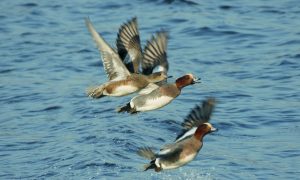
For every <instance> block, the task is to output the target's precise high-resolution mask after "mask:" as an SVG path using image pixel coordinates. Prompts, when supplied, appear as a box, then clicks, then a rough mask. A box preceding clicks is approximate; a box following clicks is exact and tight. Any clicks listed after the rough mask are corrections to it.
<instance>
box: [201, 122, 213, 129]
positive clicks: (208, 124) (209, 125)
mask: <svg viewBox="0 0 300 180" xmlns="http://www.w3.org/2000/svg"><path fill="white" fill-rule="evenodd" d="M203 124H206V125H207V126H208V127H210V128H212V125H211V124H210V123H203Z"/></svg>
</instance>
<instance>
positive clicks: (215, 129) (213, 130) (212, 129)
mask: <svg viewBox="0 0 300 180" xmlns="http://www.w3.org/2000/svg"><path fill="white" fill-rule="evenodd" d="M215 131H218V129H217V128H214V127H211V128H210V132H215Z"/></svg>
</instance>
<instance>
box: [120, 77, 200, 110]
mask: <svg viewBox="0 0 300 180" xmlns="http://www.w3.org/2000/svg"><path fill="white" fill-rule="evenodd" d="M199 82H200V81H199V79H198V78H197V77H195V76H194V75H192V74H186V75H184V76H182V77H180V78H178V79H176V81H175V83H167V84H164V85H162V86H156V85H152V86H151V88H152V87H153V89H151V90H149V91H148V92H145V94H141V95H138V96H135V97H133V98H132V99H131V100H130V102H128V103H127V104H126V105H125V106H122V107H120V108H117V112H128V113H131V114H133V113H137V112H140V111H150V110H154V109H159V108H161V107H163V106H166V105H167V104H169V103H170V102H171V101H173V100H174V99H175V98H176V97H177V96H179V95H180V93H181V89H182V88H184V87H185V86H188V85H191V84H195V83H199ZM142 91H144V90H142Z"/></svg>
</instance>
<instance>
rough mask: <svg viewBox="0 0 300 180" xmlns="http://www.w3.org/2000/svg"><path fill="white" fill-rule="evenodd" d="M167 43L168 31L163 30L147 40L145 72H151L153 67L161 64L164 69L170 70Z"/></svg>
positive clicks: (143, 61) (143, 64)
mask: <svg viewBox="0 0 300 180" xmlns="http://www.w3.org/2000/svg"><path fill="white" fill-rule="evenodd" d="M167 45H168V33H167V32H166V31H163V30H162V31H159V32H157V33H156V34H155V35H154V36H152V38H151V40H150V41H148V42H147V45H146V46H145V49H144V56H143V60H142V70H143V74H146V75H148V74H151V73H152V72H153V69H154V68H155V67H157V66H160V68H162V69H163V70H162V71H165V72H166V73H167V72H168V70H169V63H168V60H167Z"/></svg>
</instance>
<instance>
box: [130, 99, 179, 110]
mask: <svg viewBox="0 0 300 180" xmlns="http://www.w3.org/2000/svg"><path fill="white" fill-rule="evenodd" d="M145 98H146V97H145ZM173 99H174V98H173V97H170V96H160V97H159V98H155V99H153V98H149V97H148V98H147V99H146V102H145V104H144V105H143V106H140V107H139V106H136V107H135V108H136V110H137V111H149V110H153V109H158V108H161V107H163V106H165V105H167V104H169V103H170V102H171V101H172V100H173Z"/></svg>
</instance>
